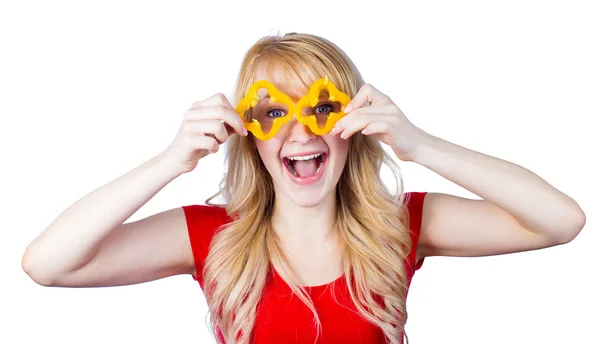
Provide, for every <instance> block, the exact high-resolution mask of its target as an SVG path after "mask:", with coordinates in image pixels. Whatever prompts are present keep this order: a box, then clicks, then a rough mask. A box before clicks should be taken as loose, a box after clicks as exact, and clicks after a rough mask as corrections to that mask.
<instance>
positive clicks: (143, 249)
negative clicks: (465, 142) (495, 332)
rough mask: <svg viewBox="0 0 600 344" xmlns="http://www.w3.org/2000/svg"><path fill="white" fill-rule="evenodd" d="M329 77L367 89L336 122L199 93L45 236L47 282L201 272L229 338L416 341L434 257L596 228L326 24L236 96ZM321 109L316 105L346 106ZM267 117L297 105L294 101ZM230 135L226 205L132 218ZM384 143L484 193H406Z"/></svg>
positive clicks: (255, 54)
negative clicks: (394, 92)
mask: <svg viewBox="0 0 600 344" xmlns="http://www.w3.org/2000/svg"><path fill="white" fill-rule="evenodd" d="M323 76H327V77H328V79H329V80H330V81H331V82H332V83H333V84H335V86H337V88H339V89H340V90H341V91H342V92H344V93H346V94H347V95H349V96H350V97H351V99H352V100H351V101H350V103H349V104H347V105H346V106H345V107H344V108H343V111H344V112H345V113H346V115H345V116H344V117H343V118H341V119H340V120H339V121H338V122H337V123H336V124H335V127H334V128H333V129H332V130H331V131H330V132H328V133H326V134H324V135H316V134H314V133H313V132H312V131H311V130H310V129H308V128H307V127H306V126H305V125H304V124H302V123H300V122H298V121H297V120H296V119H293V120H292V121H290V122H288V123H286V124H284V125H283V126H282V127H281V128H280V130H279V132H277V134H276V135H275V136H274V137H272V138H270V139H268V140H262V139H257V137H255V135H254V134H248V132H247V131H246V129H245V127H244V121H243V120H242V118H241V117H240V116H239V115H238V113H237V112H236V109H234V107H233V106H232V105H231V104H230V103H229V101H228V100H227V99H226V97H225V96H223V95H222V94H216V95H214V96H212V97H210V98H208V99H205V100H203V101H200V102H197V103H195V104H193V105H192V108H191V109H190V110H189V111H188V112H187V113H186V114H185V116H184V120H183V123H182V125H181V128H180V130H179V133H178V134H177V136H176V138H175V140H174V141H173V142H172V143H171V145H169V147H167V148H166V149H165V150H164V151H163V152H161V153H160V154H158V155H157V156H156V157H154V158H153V159H151V160H149V161H147V162H146V163H144V164H142V165H141V166H139V167H138V168H136V169H134V170H133V171H131V172H129V173H127V174H125V175H123V176H122V177H120V178H119V179H117V180H115V181H113V182H112V183H109V184H108V185H106V186H104V187H102V188H100V189H99V190H97V191H95V192H93V193H91V194H89V195H87V196H85V197H84V198H82V199H81V200H79V201H78V202H76V203H75V204H73V205H72V206H71V207H69V208H68V209H67V210H66V211H65V212H64V213H63V214H61V215H60V216H59V217H58V218H57V219H56V220H55V221H54V222H53V223H52V224H51V225H50V226H49V228H47V229H46V230H45V231H44V232H43V233H42V234H40V236H39V237H38V238H36V239H35V240H34V241H33V242H32V243H31V244H30V245H29V247H28V249H27V251H26V253H25V255H24V257H23V267H24V270H25V271H26V272H27V273H28V274H29V275H30V276H31V278H32V279H34V280H35V281H36V282H37V283H39V284H42V285H47V286H73V287H91V286H109V285H127V284H134V283H140V282H146V281H150V280H155V279H159V278H164V277H167V276H171V275H176V274H184V273H189V274H191V275H192V276H193V277H194V279H195V280H197V281H198V282H199V283H200V286H201V287H202V288H203V290H204V292H205V296H206V299H207V302H208V304H209V309H210V314H211V324H212V325H213V327H214V332H215V333H216V334H217V336H218V338H219V340H220V341H221V342H227V343H232V342H236V341H237V342H240V343H249V342H255V343H267V342H274V343H293V342H297V343H313V342H314V343H332V342H333V343H336V342H344V343H354V342H356V343H384V342H386V341H387V342H390V343H401V342H403V339H404V336H405V331H404V325H405V323H406V319H407V313H406V296H407V293H408V288H409V286H410V281H411V278H412V275H413V274H414V272H415V271H416V270H417V269H418V268H419V267H420V265H421V264H422V262H423V259H424V258H425V257H429V256H485V255H496V254H502V253H510V252H518V251H526V250H533V249H539V248H544V247H549V246H553V245H559V244H564V243H567V242H569V241H571V240H572V239H573V238H574V237H575V236H576V235H577V234H578V233H579V232H580V230H581V228H582V227H583V225H584V224H585V215H584V213H583V212H582V210H581V209H580V208H579V206H578V205H577V203H576V202H575V201H574V200H573V199H571V198H570V197H568V196H567V195H565V194H563V193H562V192H560V191H558V190H556V189H555V188H553V187H552V186H551V185H549V184H548V183H546V182H545V181H544V180H542V179H541V178H539V177H538V176H536V175H535V174H533V173H531V172H530V171H528V170H526V169H524V168H522V167H520V166H518V165H515V164H512V163H510V162H507V161H503V160H500V159H497V158H493V157H490V156H487V155H484V154H481V153H478V152H474V151H471V150H469V149H466V148H464V147H460V146H458V145H455V144H452V143H450V142H447V141H445V140H443V139H440V138H438V137H435V136H433V135H430V134H428V133H426V132H424V131H423V130H421V129H420V128H417V127H416V126H415V125H413V124H412V123H411V122H410V121H409V120H408V119H407V118H406V116H405V115H404V114H403V113H402V112H401V111H400V109H399V108H398V107H397V106H396V105H395V104H394V102H393V101H392V99H390V98H389V97H388V96H386V95H385V94H383V93H381V92H380V91H379V90H377V89H376V88H374V87H373V86H371V85H369V84H365V83H364V82H363V80H362V78H361V76H360V73H359V72H358V70H357V69H356V67H355V66H354V64H353V63H352V62H351V61H350V59H349V58H348V57H347V56H346V54H344V52H343V51H342V50H341V49H339V48H338V47H337V46H336V45H334V44H333V43H331V42H329V41H327V40H325V39H323V38H320V37H317V36H314V35H307V34H296V33H293V34H287V35H285V36H283V37H264V38H263V39H261V40H259V41H258V42H257V43H256V44H255V45H254V46H253V47H252V48H251V49H250V50H249V51H248V53H247V54H246V56H245V58H244V61H243V64H242V66H241V70H240V74H239V78H238V82H237V85H236V94H235V97H236V100H237V101H239V100H240V99H242V97H243V96H245V95H246V93H247V92H248V89H249V88H250V86H251V85H252V84H253V83H254V82H255V81H258V80H268V81H269V82H271V83H272V84H273V85H275V86H276V88H277V89H278V90H280V91H281V92H283V93H285V94H287V95H289V96H290V97H291V98H292V99H294V101H298V99H300V98H301V97H302V96H304V95H305V94H306V92H307V91H308V89H309V87H310V85H311V84H312V83H313V82H315V80H317V79H319V78H322V77H323ZM321 105H323V104H318V105H317V106H315V108H314V109H313V110H314V111H319V112H320V111H325V112H327V111H334V110H333V106H332V107H330V108H328V107H327V104H324V105H325V108H323V107H319V106H321ZM330 105H331V104H330ZM367 105H368V106H367ZM257 109H258V106H257ZM261 111H263V110H257V114H258V113H259V112H261ZM261 114H263V115H266V116H269V118H276V117H281V116H284V115H285V109H282V108H265V109H264V112H261ZM247 119H248V118H247ZM234 134H236V135H234ZM226 141H227V142H228V144H227V162H228V165H227V172H226V175H225V178H224V180H223V182H224V184H223V187H222V189H221V191H220V192H219V193H218V194H217V195H219V194H223V195H224V196H225V199H226V200H227V205H226V206H225V207H220V206H217V205H212V204H209V205H189V206H184V207H179V208H175V209H170V210H167V211H165V212H162V213H158V214H155V215H153V216H150V217H147V218H145V219H141V220H139V221H135V222H131V223H126V224H124V223H123V222H124V221H125V220H126V219H127V218H129V217H130V216H131V215H132V214H133V213H135V212H136V211H137V210H138V209H139V208H140V207H142V205H144V204H145V203H146V202H147V201H148V200H149V199H150V198H152V197H153V196H154V195H155V194H156V193H157V192H158V191H159V190H160V189H162V188H163V187H164V186H165V185H166V184H168V183H169V182H171V181H172V180H173V179H175V178H177V177H178V176H180V175H182V174H184V173H187V172H190V171H192V170H193V169H194V168H195V167H196V166H197V163H198V160H199V159H201V158H203V157H205V156H206V155H208V154H210V153H214V152H216V151H217V150H218V149H219V145H220V144H223V143H224V142H226ZM381 142H383V143H384V144H385V145H387V146H389V147H390V148H391V149H392V151H393V152H394V154H395V155H396V157H397V158H398V159H400V160H402V161H407V162H414V163H418V164H420V165H423V166H425V167H427V168H429V169H431V170H432V171H435V172H436V173H438V174H439V175H441V176H443V177H445V178H447V179H448V180H450V181H452V182H454V183H456V184H458V185H460V186H462V187H464V188H465V189H467V190H469V191H471V192H473V193H474V194H477V195H479V196H480V197H481V198H482V199H481V200H470V199H465V198H460V197H456V196H452V195H447V194H442V193H425V192H412V193H404V192H403V188H402V180H401V179H400V178H399V173H398V167H397V165H396V163H395V162H394V159H393V157H390V156H389V155H388V154H387V153H386V152H385V151H384V150H383V147H382V146H381V144H380V143H381ZM382 163H386V164H387V165H388V166H389V167H390V168H392V171H393V172H394V173H395V176H396V178H397V179H396V180H397V182H398V183H397V186H398V188H397V190H396V192H395V193H390V192H389V191H388V190H387V188H386V186H385V185H384V183H383V181H382V180H381V178H380V168H381V164H382ZM217 195H215V196H217ZM215 196H213V197H211V199H212V198H214V197H215ZM209 201H210V199H209ZM207 203H208V202H207ZM82 227H85V228H86V231H81V230H80V228H82ZM67 244H69V246H70V247H72V248H70V249H69V250H62V248H63V247H64V246H65V245H67ZM148 252H151V253H152V254H151V255H148Z"/></svg>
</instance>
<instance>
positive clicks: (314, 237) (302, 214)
mask: <svg viewBox="0 0 600 344" xmlns="http://www.w3.org/2000/svg"><path fill="white" fill-rule="evenodd" d="M335 193H336V192H335V190H334V191H333V192H331V193H330V194H329V195H328V196H327V197H326V198H325V199H324V200H323V201H322V202H321V203H320V204H318V205H316V206H312V207H302V206H299V205H297V204H295V203H294V202H292V201H291V200H290V199H289V198H287V197H285V196H283V197H275V206H274V210H273V215H272V217H271V224H272V227H273V230H274V232H275V234H276V235H277V236H278V237H279V238H280V240H281V242H282V243H283V244H290V245H293V246H299V245H300V246H304V247H314V246H316V245H319V244H322V243H326V242H331V240H332V239H335V238H336V235H335V233H336V231H335V228H334V225H335V218H336V212H337V206H336V199H335Z"/></svg>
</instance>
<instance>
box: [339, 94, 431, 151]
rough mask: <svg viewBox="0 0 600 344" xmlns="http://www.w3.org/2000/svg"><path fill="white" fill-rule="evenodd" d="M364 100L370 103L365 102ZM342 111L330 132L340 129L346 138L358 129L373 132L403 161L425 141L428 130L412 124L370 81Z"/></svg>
mask: <svg viewBox="0 0 600 344" xmlns="http://www.w3.org/2000/svg"><path fill="white" fill-rule="evenodd" d="M366 102H369V103H370V105H368V106H364V104H365V103H366ZM343 111H344V112H345V113H346V115H345V116H344V117H342V118H341V119H340V120H338V121H337V123H336V124H335V126H334V127H333V129H332V130H331V131H330V132H329V134H330V135H335V134H336V133H341V134H340V137H341V138H343V139H347V138H348V137H350V136H352V135H354V134H355V133H356V132H358V131H359V130H360V131H361V133H362V134H364V135H375V137H377V138H378V139H379V140H380V141H382V142H384V143H385V144H387V145H388V146H390V147H391V148H392V150H393V151H394V153H395V154H396V156H397V157H398V159H400V160H403V161H413V160H414V158H415V155H416V153H417V150H418V149H419V148H420V147H421V145H423V144H424V143H425V138H426V135H427V134H426V133H425V132H424V131H423V130H421V129H419V128H418V127H417V126H415V125H414V124H412V123H411V122H410V121H409V120H408V118H406V116H405V115H404V114H403V113H402V111H400V109H399V108H398V106H396V104H395V103H394V102H393V101H392V99H390V97H388V96H387V95H385V94H383V93H381V92H380V91H379V90H377V89H376V88H375V87H373V86H372V85H370V84H364V85H363V86H362V87H361V88H360V90H359V91H358V93H356V96H355V97H354V98H353V99H352V100H351V101H350V103H348V105H346V107H345V108H344V110H343Z"/></svg>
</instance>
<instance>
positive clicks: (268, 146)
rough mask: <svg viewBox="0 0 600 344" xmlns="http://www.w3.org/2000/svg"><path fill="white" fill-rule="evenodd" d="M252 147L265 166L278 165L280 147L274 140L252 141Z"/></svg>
mask: <svg viewBox="0 0 600 344" xmlns="http://www.w3.org/2000/svg"><path fill="white" fill-rule="evenodd" d="M254 145H255V147H256V149H257V150H258V154H259V155H260V158H261V159H262V161H263V162H264V163H265V165H271V164H274V163H279V147H281V145H280V144H277V142H275V141H274V139H271V140H267V141H262V140H258V139H254Z"/></svg>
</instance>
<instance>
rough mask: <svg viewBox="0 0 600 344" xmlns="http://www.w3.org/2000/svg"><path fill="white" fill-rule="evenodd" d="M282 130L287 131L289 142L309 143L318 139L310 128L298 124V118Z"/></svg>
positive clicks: (293, 119)
mask: <svg viewBox="0 0 600 344" xmlns="http://www.w3.org/2000/svg"><path fill="white" fill-rule="evenodd" d="M282 129H285V135H286V139H287V140H288V141H289V142H299V143H307V142H310V141H312V140H315V139H316V138H317V135H316V134H315V133H313V132H312V131H311V130H310V128H309V127H307V126H306V125H304V124H302V123H300V122H298V120H297V119H296V117H294V118H292V120H291V121H289V122H288V123H286V124H285V125H284V127H283V128H282Z"/></svg>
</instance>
